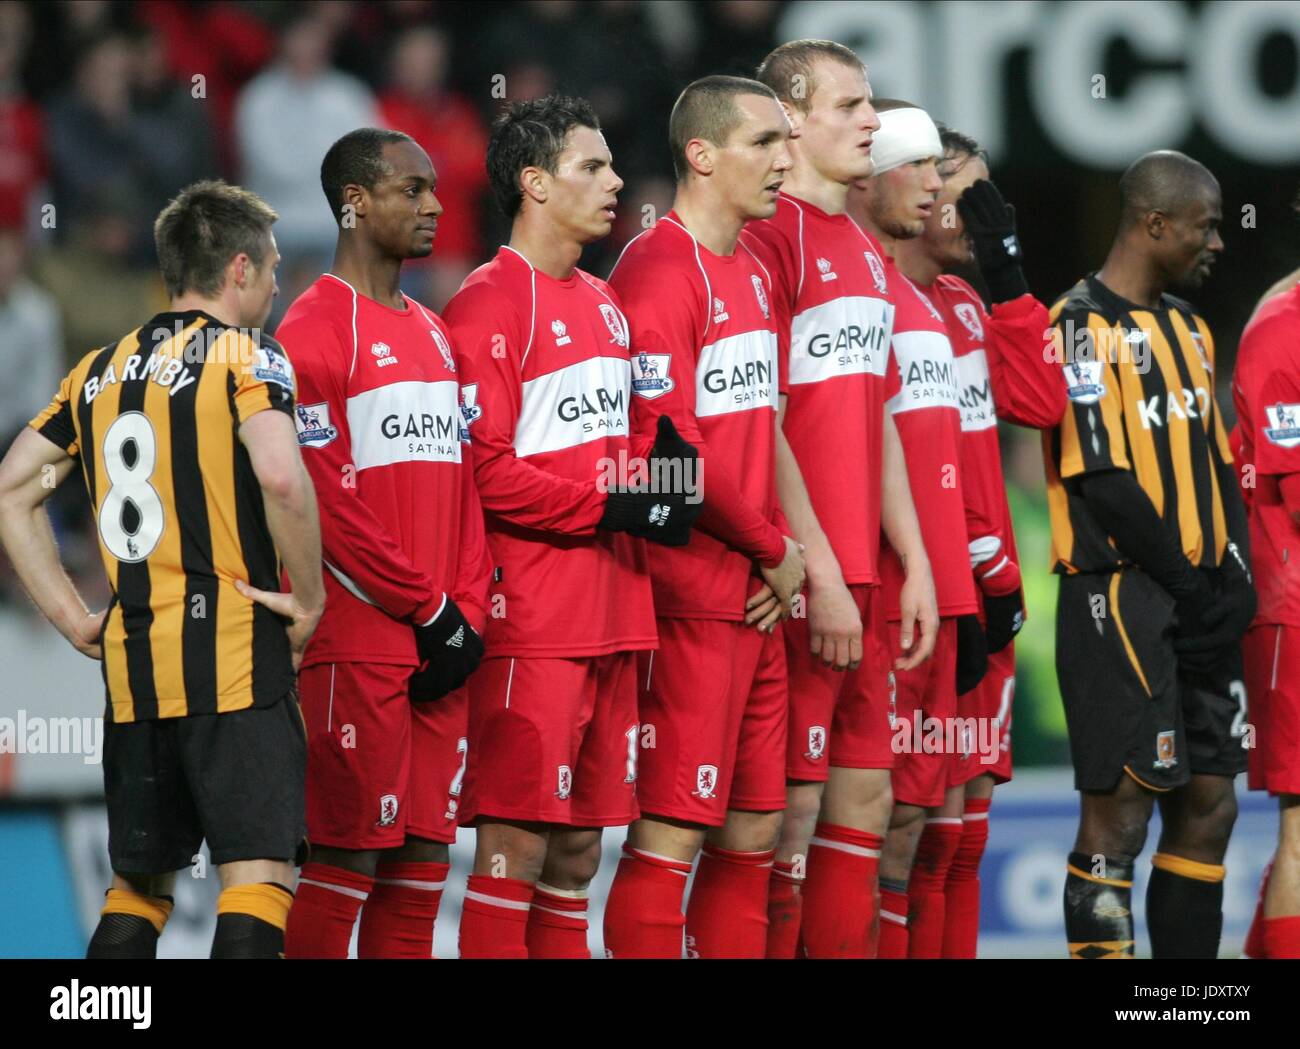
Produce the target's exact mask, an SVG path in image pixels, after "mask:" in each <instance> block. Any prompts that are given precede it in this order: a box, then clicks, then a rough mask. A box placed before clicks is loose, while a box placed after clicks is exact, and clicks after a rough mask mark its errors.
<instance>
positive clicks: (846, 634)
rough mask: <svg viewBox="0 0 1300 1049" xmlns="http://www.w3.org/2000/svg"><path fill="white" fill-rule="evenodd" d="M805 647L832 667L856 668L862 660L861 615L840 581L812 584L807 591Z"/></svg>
mask: <svg viewBox="0 0 1300 1049" xmlns="http://www.w3.org/2000/svg"><path fill="white" fill-rule="evenodd" d="M808 636H809V641H810V644H809V647H810V649H811V650H812V654H813V655H814V656H818V657H820V658H821V661H822V662H823V663H825V664H826V665H827V666H828V667H832V668H833V669H835V670H856V669H857V668H858V664H859V663H861V662H862V616H861V614H859V612H858V605H857V602H856V601H854V600H853V595H852V594H851V593H849V588H848V587H847V586H845V585H844V583H843V581H840V582H836V583H833V584H830V585H827V586H820V587H813V589H812V593H810V594H809V595H808Z"/></svg>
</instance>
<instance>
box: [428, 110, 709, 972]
mask: <svg viewBox="0 0 1300 1049" xmlns="http://www.w3.org/2000/svg"><path fill="white" fill-rule="evenodd" d="M487 164H488V174H489V178H490V180H491V183H492V188H493V192H494V194H495V195H496V198H497V202H498V203H499V204H500V206H501V208H502V210H503V211H504V212H505V213H506V215H507V216H509V217H510V218H511V220H512V223H513V225H512V229H511V236H510V243H509V244H507V245H505V246H503V247H502V248H501V249H500V251H499V252H498V253H497V255H496V257H495V258H494V259H493V260H492V261H491V262H489V263H487V264H486V265H484V266H481V267H479V268H478V269H477V270H475V271H474V272H473V273H471V274H470V275H469V277H468V278H466V280H465V283H464V285H462V287H461V289H460V291H458V292H457V293H456V295H455V296H454V297H453V298H452V300H451V302H449V303H448V304H447V309H446V316H447V323H448V325H449V326H450V327H451V331H452V335H453V337H454V339H455V341H456V345H457V346H458V348H459V349H460V352H461V354H462V361H463V365H464V374H463V376H462V383H463V390H464V410H465V417H466V419H467V421H468V425H469V429H470V433H471V435H472V448H473V455H474V473H475V478H476V481H477V484H478V489H479V495H480V498H481V499H482V502H483V508H484V510H485V512H486V524H487V535H488V544H489V546H490V548H491V553H492V561H493V563H494V565H495V572H494V575H493V584H492V588H491V592H490V616H489V619H488V624H487V636H486V642H487V654H486V658H485V659H484V663H483V666H482V668H481V669H480V670H479V672H478V673H477V674H476V675H475V676H474V677H473V678H472V679H471V681H470V688H469V706H470V717H469V761H468V765H467V767H466V774H465V782H464V789H463V793H462V797H461V815H462V818H463V819H464V820H465V821H466V822H467V823H468V822H473V824H474V826H475V827H476V828H477V831H478V842H477V855H476V858H475V862H474V872H473V874H472V875H471V876H470V879H469V890H468V893H467V895H466V898H465V909H464V911H463V912H462V915H461V924H460V948H461V955H462V956H463V957H533V958H556V957H569V958H574V957H588V956H589V951H588V947H587V917H586V908H587V903H586V892H587V885H588V884H589V883H590V881H591V879H592V877H593V876H594V875H595V873H596V869H597V867H598V865H599V862H600V838H601V828H603V827H611V826H622V825H624V824H627V823H630V822H632V820H634V819H635V818H636V816H637V804H636V776H637V754H638V744H639V732H638V721H637V695H636V659H637V653H638V652H641V651H643V650H646V649H652V648H655V647H656V644H657V638H656V634H655V621H654V608H653V604H652V596H651V590H650V578H649V575H648V574H647V567H648V565H647V560H648V554H647V550H646V544H645V542H644V541H643V540H644V539H647V538H648V539H651V540H653V541H655V542H657V543H662V544H664V545H684V544H685V543H686V542H687V541H688V539H689V537H690V528H691V523H692V520H693V518H694V516H695V515H696V514H697V513H698V512H699V496H698V480H699V478H698V469H697V468H698V459H697V458H696V457H695V452H694V449H693V448H692V447H691V446H690V445H689V444H687V443H686V442H685V441H683V440H682V439H681V437H680V436H679V435H678V434H677V432H676V430H675V429H674V428H673V424H672V421H671V420H670V419H669V418H668V417H667V416H664V417H662V418H661V419H660V421H659V425H658V430H657V435H656V436H654V437H652V438H650V439H648V440H647V441H645V442H644V446H646V447H649V450H650V456H649V462H648V463H647V462H646V461H645V459H644V458H643V457H639V456H635V455H633V454H632V445H631V443H630V442H629V439H628V433H629V431H628V414H629V409H630V403H629V402H630V398H631V396H632V369H631V364H630V361H629V353H631V352H634V348H633V347H631V346H630V341H629V336H628V324H627V319H626V318H625V316H624V315H623V310H622V307H621V306H620V305H619V301H618V297H617V296H616V295H615V293H614V292H613V291H612V290H611V289H610V288H609V286H608V285H607V284H605V282H604V281H601V280H598V279H597V278H595V277H593V276H591V275H590V274H588V273H585V272H583V271H582V270H581V269H578V268H577V264H578V259H579V256H580V255H581V253H582V248H583V246H584V245H586V244H590V243H592V242H593V241H596V240H599V239H600V238H601V237H604V236H606V235H607V234H608V233H609V230H610V226H611V224H612V222H613V221H614V208H615V205H616V203H617V197H618V191H619V190H620V189H621V188H622V186H623V182H622V180H621V179H620V178H619V177H618V175H616V174H615V173H614V169H613V166H612V160H611V157H610V153H609V148H608V147H607V146H606V145H605V139H604V136H603V135H602V134H601V133H600V130H599V123H598V122H597V119H596V116H595V113H594V112H593V111H592V109H591V107H590V106H589V105H588V104H587V103H586V102H585V101H583V100H581V99H572V98H561V97H556V96H550V97H547V98H543V99H539V100H536V101H532V102H525V103H520V104H513V105H509V106H507V107H506V108H505V110H504V111H503V112H502V114H501V115H500V116H499V117H498V119H497V121H496V123H495V124H494V126H493V132H492V139H491V143H490V145H489V147H488V158H487ZM639 466H645V467H646V469H644V470H638V469H637V468H638V467H639ZM646 474H648V475H649V476H648V477H646V476H644V475H646Z"/></svg>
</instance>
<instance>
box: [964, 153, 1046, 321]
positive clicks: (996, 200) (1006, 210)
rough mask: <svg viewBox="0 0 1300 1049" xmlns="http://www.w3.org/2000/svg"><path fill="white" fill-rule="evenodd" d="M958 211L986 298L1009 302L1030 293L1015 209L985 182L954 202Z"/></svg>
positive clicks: (991, 184) (978, 183) (979, 181)
mask: <svg viewBox="0 0 1300 1049" xmlns="http://www.w3.org/2000/svg"><path fill="white" fill-rule="evenodd" d="M957 211H958V212H959V213H960V215H961V220H962V222H963V223H965V225H966V235H967V236H968V237H970V242H971V247H972V248H973V249H974V250H975V261H976V262H978V263H979V267H980V273H981V275H982V276H983V277H984V284H985V286H986V287H987V288H988V289H989V298H990V299H992V300H993V301H994V302H1010V301H1011V300H1012V299H1015V298H1019V297H1020V296H1021V295H1025V294H1027V293H1028V291H1029V284H1028V283H1027V282H1026V281H1025V271H1024V270H1023V269H1021V268H1020V264H1021V258H1022V255H1021V252H1020V240H1019V238H1018V237H1017V236H1016V209H1015V208H1013V207H1012V206H1011V205H1010V204H1008V203H1007V202H1006V201H1005V200H1003V199H1002V194H1001V193H999V192H998V187H997V186H995V185H993V183H992V182H990V181H989V180H988V179H979V180H978V181H977V182H973V183H972V184H971V186H970V188H969V189H967V190H966V192H965V193H963V194H962V195H961V196H960V197H958V198H957Z"/></svg>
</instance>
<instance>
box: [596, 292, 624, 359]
mask: <svg viewBox="0 0 1300 1049" xmlns="http://www.w3.org/2000/svg"><path fill="white" fill-rule="evenodd" d="M600 315H601V316H602V317H603V318H604V319H605V327H607V328H608V329H609V334H610V340H611V341H612V342H614V343H617V344H618V345H619V346H622V347H623V348H624V349H627V329H626V328H625V327H623V317H622V315H621V314H620V313H619V312H618V310H616V309H614V307H613V306H611V305H610V304H609V303H607V302H602V303H601V304H600Z"/></svg>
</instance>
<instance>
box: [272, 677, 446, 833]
mask: <svg viewBox="0 0 1300 1049" xmlns="http://www.w3.org/2000/svg"><path fill="white" fill-rule="evenodd" d="M413 669H414V668H413V667H409V666H393V665H391V664H387V663H318V664H316V665H315V666H311V667H307V668H306V669H305V670H303V671H301V672H300V673H299V675H298V695H299V698H300V699H301V700H302V712H303V718H304V720H305V721H306V722H307V837H308V840H309V841H310V842H311V843H312V844H313V845H330V846H333V847H335V848H340V849H389V848H392V847H393V846H395V845H401V844H403V843H404V842H405V841H406V838H407V836H408V835H410V836H413V837H417V838H426V839H428V840H430V841H442V842H452V841H455V840H456V815H457V813H456V809H457V803H458V798H459V795H460V787H461V779H462V777H463V776H464V774H465V745H466V744H465V739H466V732H465V725H466V716H467V715H466V707H467V699H466V695H465V690H464V689H460V690H458V691H456V692H453V693H451V694H450V695H448V696H444V697H443V698H442V699H440V700H437V701H436V702H433V703H412V702H411V701H410V699H409V698H408V693H407V683H408V681H409V679H410V677H411V672H412V670H413Z"/></svg>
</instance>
